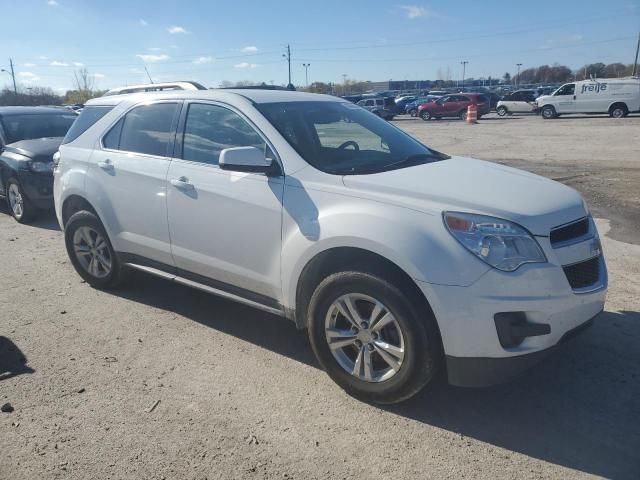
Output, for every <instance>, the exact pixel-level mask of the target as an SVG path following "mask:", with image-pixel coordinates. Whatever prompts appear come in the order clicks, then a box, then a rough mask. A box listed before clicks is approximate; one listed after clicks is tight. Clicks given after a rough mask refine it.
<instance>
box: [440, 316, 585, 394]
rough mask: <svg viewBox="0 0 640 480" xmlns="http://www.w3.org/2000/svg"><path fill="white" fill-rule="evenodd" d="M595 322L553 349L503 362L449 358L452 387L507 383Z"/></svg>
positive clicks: (566, 336) (570, 333) (573, 331)
mask: <svg viewBox="0 0 640 480" xmlns="http://www.w3.org/2000/svg"><path fill="white" fill-rule="evenodd" d="M596 316H597V315H596ZM594 318H595V317H594ZM594 318H591V319H589V320H587V321H586V322H584V323H583V324H581V325H578V326H577V327H575V328H573V329H571V330H569V331H568V332H566V333H565V334H564V335H563V336H562V338H561V339H560V341H559V342H558V343H557V344H556V345H554V346H553V347H550V348H547V349H544V350H539V351H537V352H533V353H527V354H524V355H519V356H517V357H503V358H487V357H478V358H474V357H452V356H449V355H447V356H446V357H445V361H446V365H447V379H448V381H449V384H451V385H455V386H458V387H487V386H491V385H498V384H501V383H505V382H508V381H509V380H512V379H514V378H516V377H518V376H520V374H522V373H523V372H525V371H527V370H528V369H530V368H532V367H533V366H535V365H536V364H538V363H539V362H541V361H542V360H544V359H545V358H547V357H548V356H549V355H551V353H553V351H554V350H556V349H557V348H558V347H559V345H560V344H562V343H564V342H566V341H568V340H570V339H571V338H573V337H575V336H576V335H578V334H580V333H581V332H583V331H584V330H586V329H587V328H588V327H590V326H591V325H592V324H593V320H594Z"/></svg>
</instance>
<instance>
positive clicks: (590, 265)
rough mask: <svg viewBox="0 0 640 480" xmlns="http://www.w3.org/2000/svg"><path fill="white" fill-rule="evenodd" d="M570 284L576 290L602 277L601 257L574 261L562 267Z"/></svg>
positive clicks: (590, 284) (592, 283) (588, 285)
mask: <svg viewBox="0 0 640 480" xmlns="http://www.w3.org/2000/svg"><path fill="white" fill-rule="evenodd" d="M562 269H563V270H564V274H565V275H566V276H567V280H568V281H569V285H571V288H573V289H574V290H577V289H580V288H587V287H590V286H592V285H594V284H595V283H596V282H597V281H598V280H599V279H600V257H594V258H591V259H589V260H585V261H584V262H580V263H574V264H573V265H567V266H566V267H562Z"/></svg>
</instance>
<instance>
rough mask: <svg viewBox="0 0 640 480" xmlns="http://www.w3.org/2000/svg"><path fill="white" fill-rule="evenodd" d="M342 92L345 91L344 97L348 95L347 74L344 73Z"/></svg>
mask: <svg viewBox="0 0 640 480" xmlns="http://www.w3.org/2000/svg"><path fill="white" fill-rule="evenodd" d="M342 85H343V87H342V90H343V95H347V74H346V73H343V74H342Z"/></svg>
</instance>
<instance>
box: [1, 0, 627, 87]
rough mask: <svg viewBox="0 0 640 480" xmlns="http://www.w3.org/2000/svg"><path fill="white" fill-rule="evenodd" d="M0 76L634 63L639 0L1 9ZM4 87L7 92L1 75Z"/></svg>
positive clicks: (383, 72) (384, 74)
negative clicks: (12, 69)
mask: <svg viewBox="0 0 640 480" xmlns="http://www.w3.org/2000/svg"><path fill="white" fill-rule="evenodd" d="M0 8H1V10H0V11H2V12H3V22H2V35H1V38H2V41H1V42H0V67H2V68H7V67H8V59H9V57H11V58H13V60H14V63H15V64H16V73H17V78H18V81H19V82H20V83H21V84H22V85H23V86H36V85H37V86H48V87H52V88H54V89H56V90H59V91H63V90H66V89H68V88H71V87H72V85H73V71H74V70H76V69H78V68H80V67H82V66H86V68H87V69H88V70H89V72H90V73H91V74H92V75H94V76H95V80H96V84H97V87H99V88H109V87H113V86H119V85H125V84H133V83H141V82H146V75H145V73H144V70H143V69H144V66H145V65H146V66H147V68H148V69H149V71H150V72H151V75H152V76H153V79H154V80H155V81H167V80H176V79H190V80H196V81H200V82H202V83H204V84H205V85H207V86H218V85H219V84H220V82H222V81H223V80H229V81H238V80H250V81H265V82H270V81H273V82H274V83H276V84H282V83H286V82H287V66H286V61H285V60H284V58H282V53H283V52H284V49H285V46H286V44H287V43H290V44H291V49H292V74H293V82H294V83H295V84H297V85H303V84H304V83H305V75H304V68H303V67H302V63H310V64H311V66H310V68H309V80H310V81H315V80H319V81H325V82H329V81H332V82H341V81H342V79H343V74H345V75H347V77H348V78H349V79H358V80H374V81H375V80H388V79H394V80H404V79H409V80H411V79H435V78H437V76H438V72H439V71H440V72H441V73H442V75H443V76H447V72H449V75H450V77H451V78H452V79H458V78H460V76H461V65H460V61H461V60H467V61H469V64H468V65H467V76H473V77H476V78H479V77H487V76H490V75H491V76H501V75H502V74H504V72H506V71H509V72H511V73H514V72H515V70H516V67H515V64H516V63H522V64H523V68H527V67H530V66H537V65H540V64H544V63H554V62H559V63H561V64H566V65H568V66H570V67H572V68H577V67H579V66H581V65H583V64H585V63H590V62H595V61H602V62H604V63H609V62H615V61H621V62H624V63H631V62H632V61H633V55H634V53H635V43H636V38H637V35H638V30H640V0H593V1H592V0H582V1H578V0H575V1H564V2H558V1H546V0H536V1H533V2H518V1H516V0H510V1H501V0H495V1H494V0H492V1H489V0H486V1H484V2H478V1H471V0H469V1H464V0H461V1H457V2H442V1H439V2H429V1H418V0H407V1H406V2H405V1H402V0H400V1H399V2H398V3H394V2H389V1H380V0H370V1H360V0H351V1H344V0H343V1H334V0H323V1H314V2H305V1H300V0H298V1H289V0H282V1H280V0H279V1H273V0H272V1H265V0H244V1H238V0H236V1H228V0H209V1H205V0H192V1H187V0H185V1H182V2H176V1H175V0H170V1H165V0H154V1H151V0H144V1H143V0H137V1H136V0H129V1H125V0H111V1H80V0H20V1H17V0H0ZM0 78H1V79H2V82H0V85H5V84H9V81H10V77H9V76H8V75H6V74H4V73H3V74H2V77H0Z"/></svg>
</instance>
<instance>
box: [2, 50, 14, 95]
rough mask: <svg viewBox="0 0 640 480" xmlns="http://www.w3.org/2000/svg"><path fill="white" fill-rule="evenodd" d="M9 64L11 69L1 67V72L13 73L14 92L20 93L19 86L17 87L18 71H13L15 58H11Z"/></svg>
mask: <svg viewBox="0 0 640 480" xmlns="http://www.w3.org/2000/svg"><path fill="white" fill-rule="evenodd" d="M9 65H10V69H11V70H10V71H9V70H6V69H4V68H3V69H1V70H0V72H7V73H8V74H9V75H11V79H12V80H13V93H14V94H15V95H17V94H18V88H17V87H16V73H15V72H14V71H13V60H12V59H9Z"/></svg>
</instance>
